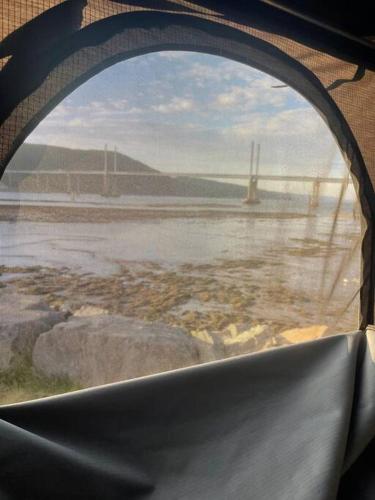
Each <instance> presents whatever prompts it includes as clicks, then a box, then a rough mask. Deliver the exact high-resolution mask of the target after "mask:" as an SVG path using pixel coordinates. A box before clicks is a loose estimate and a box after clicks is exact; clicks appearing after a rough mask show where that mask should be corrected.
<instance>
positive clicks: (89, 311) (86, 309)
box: [74, 305, 108, 317]
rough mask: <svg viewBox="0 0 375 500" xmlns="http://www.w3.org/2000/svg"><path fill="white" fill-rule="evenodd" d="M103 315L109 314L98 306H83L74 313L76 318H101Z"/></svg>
mask: <svg viewBox="0 0 375 500" xmlns="http://www.w3.org/2000/svg"><path fill="white" fill-rule="evenodd" d="M102 314H108V310H107V309H103V308H102V307H98V306H92V305H88V306H81V307H80V308H79V309H77V311H75V312H74V316H78V317H80V316H99V315H102Z"/></svg>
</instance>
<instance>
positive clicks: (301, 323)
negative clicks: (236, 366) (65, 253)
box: [0, 258, 355, 402]
mask: <svg viewBox="0 0 375 500" xmlns="http://www.w3.org/2000/svg"><path fill="white" fill-rule="evenodd" d="M117 266H118V271H117V272H116V273H113V274H112V275H105V276H100V275H95V274H88V273H77V272H72V271H71V270H70V269H67V268H60V269H57V268H50V267H40V266H33V267H30V266H29V267H27V266H26V267H23V266H18V267H6V266H0V273H1V276H0V279H1V281H0V286H1V287H2V288H1V289H0V295H1V297H0V304H2V305H1V307H2V310H1V311H0V313H1V315H2V319H3V318H4V321H2V325H1V326H0V353H1V354H0V402H1V399H2V396H1V394H2V393H3V395H4V394H5V393H6V387H5V386H3V388H1V387H2V385H1V384H2V382H1V380H2V375H1V373H3V372H4V371H5V372H7V373H8V379H9V370H10V371H12V370H13V371H14V370H15V369H16V370H17V369H19V366H20V365H22V364H25V363H26V365H27V366H28V367H29V368H30V370H31V372H32V373H33V374H36V375H37V376H39V377H40V376H41V377H43V380H54V381H65V382H64V384H63V387H64V391H65V390H69V387H72V388H76V387H87V386H93V385H98V384H103V383H108V382H114V381H118V380H125V379H130V378H134V377H138V376H143V375H149V374H152V373H157V372H161V371H166V370H170V369H175V368H181V367H184V366H190V365H194V364H198V363H203V362H207V361H214V360H217V359H223V358H226V357H230V356H234V355H239V354H246V353H251V352H256V351H260V350H264V349H268V348H271V347H277V346H282V345H287V344H290V343H296V342H301V341H306V340H312V339H314V338H318V337H320V336H322V335H329V334H332V333H334V331H335V330H334V326H333V325H332V324H331V323H332V322H331V320H332V311H326V314H325V316H324V315H322V314H321V313H320V312H319V307H317V304H316V303H315V302H314V301H313V300H312V298H311V296H308V295H307V294H303V293H301V292H298V293H297V292H295V291H293V290H292V289H290V287H288V285H287V283H286V281H285V280H284V279H283V277H282V274H279V273H278V271H277V264H276V263H275V262H273V261H272V259H268V260H267V259H264V260H260V259H255V258H252V259H242V260H223V261H220V262H215V263H211V264H192V263H189V264H182V265H179V266H174V267H171V266H163V265H161V264H159V263H156V262H142V263H140V262H124V261H121V262H117ZM260 273H261V275H262V276H263V278H264V279H263V282H261V281H260V278H259V276H260ZM271 305H272V307H271ZM350 321H353V318H352V317H351V316H349V319H348V328H347V329H348V330H349V329H353V328H355V327H354V326H352V325H351V324H350ZM341 331H342V330H341ZM17 367H18V368H17ZM32 376H34V375H32ZM59 387H61V384H60V385H59V383H57V384H55V385H54V386H53V389H52V393H53V392H59V391H60V390H61V389H60V388H59ZM49 390H50V389H49ZM37 394H38V395H40V392H37ZM47 394H49V392H48V391H47ZM47 394H45V393H43V392H42V395H47ZM4 397H5V396H4ZM5 401H9V397H8V399H5Z"/></svg>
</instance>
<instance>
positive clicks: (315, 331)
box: [280, 325, 328, 344]
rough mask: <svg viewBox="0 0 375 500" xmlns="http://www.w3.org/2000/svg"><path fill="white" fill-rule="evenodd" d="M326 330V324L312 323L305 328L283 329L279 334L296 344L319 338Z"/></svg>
mask: <svg viewBox="0 0 375 500" xmlns="http://www.w3.org/2000/svg"><path fill="white" fill-rule="evenodd" d="M327 330H328V326H326V325H313V326H308V327H305V328H293V329H291V330H285V331H283V332H282V333H281V334H280V335H281V337H283V338H284V339H285V340H287V341H288V342H290V343H291V344H298V343H299V342H307V341H308V340H315V339H319V338H320V337H323V335H324V334H325V333H326V331H327Z"/></svg>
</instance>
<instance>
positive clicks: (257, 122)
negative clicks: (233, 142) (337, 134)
mask: <svg viewBox="0 0 375 500" xmlns="http://www.w3.org/2000/svg"><path fill="white" fill-rule="evenodd" d="M223 132H224V133H225V134H234V135H237V136H251V135H254V134H257V135H268V136H285V137H286V138H291V137H292V136H293V137H296V136H297V137H300V138H301V140H303V138H304V137H311V136H312V135H314V136H316V135H321V136H329V137H330V132H329V131H328V129H327V126H326V125H325V123H324V121H323V120H322V118H321V117H320V115H319V114H318V113H317V112H316V111H315V110H314V109H313V108H310V107H304V108H297V109H286V110H282V111H279V112H273V113H272V114H267V113H253V114H251V115H250V116H249V117H248V119H247V120H246V121H243V122H241V123H238V124H235V125H233V126H231V127H227V128H226V129H225V130H224V131H223Z"/></svg>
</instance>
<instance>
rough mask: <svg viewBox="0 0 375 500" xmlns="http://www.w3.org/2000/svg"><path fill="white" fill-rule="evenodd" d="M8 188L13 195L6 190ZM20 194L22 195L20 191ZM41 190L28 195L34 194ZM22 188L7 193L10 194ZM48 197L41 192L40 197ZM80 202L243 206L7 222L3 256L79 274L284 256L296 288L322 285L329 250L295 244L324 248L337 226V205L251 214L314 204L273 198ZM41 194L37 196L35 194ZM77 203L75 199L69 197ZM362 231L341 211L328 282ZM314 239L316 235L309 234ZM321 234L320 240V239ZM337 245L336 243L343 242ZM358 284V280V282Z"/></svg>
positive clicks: (353, 273)
mask: <svg viewBox="0 0 375 500" xmlns="http://www.w3.org/2000/svg"><path fill="white" fill-rule="evenodd" d="M5 194H6V196H4V195H5ZM17 195H18V196H19V193H17ZM34 195H35V194H32V193H31V194H30V193H24V194H23V195H22V196H21V197H24V198H25V199H28V200H31V199H32V198H33V197H34ZM12 196H13V197H14V196H15V194H13V193H2V194H1V197H2V199H3V200H5V199H6V198H7V197H8V199H12ZM39 196H40V195H39ZM43 197H44V199H45V202H46V203H52V202H54V203H53V204H55V203H56V200H60V201H61V202H63V203H68V201H67V200H66V199H65V200H64V197H65V196H64V195H53V194H43ZM84 198H85V199H83V200H80V203H79V204H81V203H82V204H86V203H90V204H95V205H97V204H98V203H102V204H103V203H104V204H105V205H107V206H108V205H111V206H112V205H113V204H114V205H121V206H123V207H126V208H129V207H138V208H139V207H141V206H142V207H143V206H148V207H150V209H152V207H153V206H158V207H163V206H166V207H165V208H166V209H167V210H176V209H179V210H181V209H182V210H183V209H184V208H185V207H187V208H188V209H189V211H190V210H191V207H194V208H195V210H197V211H199V210H201V209H202V208H203V209H204V210H206V209H207V208H210V209H211V210H212V211H216V212H218V215H219V214H220V213H222V212H223V211H224V212H225V211H228V207H230V211H231V212H233V211H238V216H237V215H236V214H234V215H232V216H230V217H220V215H219V217H206V218H204V217H197V218H194V217H193V218H191V217H189V218H188V217H183V215H182V216H181V217H179V218H160V219H148V218H147V217H146V216H145V217H143V218H142V219H139V220H131V221H124V222H113V223H57V224H52V223H46V222H22V221H19V222H0V261H1V264H5V265H7V266H15V265H21V266H29V265H42V266H51V267H68V268H70V269H72V270H75V271H77V272H88V273H97V274H110V273H112V272H115V271H116V269H117V262H118V261H122V260H126V261H137V262H143V261H153V262H158V263H160V264H165V265H169V266H176V265H179V264H182V263H212V262H220V261H222V260H235V259H247V258H254V257H255V258H261V259H265V260H266V261H267V262H269V263H270V264H271V263H272V262H277V263H278V264H279V265H278V272H279V273H280V272H281V273H284V275H286V278H287V280H288V281H289V282H290V284H291V285H292V286H294V287H298V288H303V289H306V288H316V287H317V282H318V279H317V277H318V275H319V272H320V271H321V270H322V268H323V265H324V261H325V259H326V257H325V255H323V254H322V252H321V251H317V252H315V253H314V252H313V255H310V254H308V253H307V254H306V253H304V254H303V255H302V256H300V255H296V253H295V252H294V250H295V249H302V250H306V249H307V250H309V249H311V246H313V247H314V248H316V247H317V246H318V247H319V248H320V247H321V246H322V245H323V247H324V244H326V243H327V241H328V239H329V233H330V231H331V228H332V220H333V212H332V207H331V208H330V207H325V208H321V209H320V211H319V213H318V215H317V216H316V217H301V218H295V219H280V218H261V217H254V216H253V215H252V216H251V217H246V213H247V212H249V211H250V212H251V211H257V212H272V211H278V212H281V211H294V212H295V211H296V209H297V211H300V213H306V212H307V207H306V206H304V205H302V204H301V205H300V206H297V205H296V204H294V205H293V204H291V203H288V202H285V201H281V202H280V201H278V200H276V201H275V200H265V201H263V202H262V203H261V204H260V205H255V206H252V207H246V206H244V205H243V204H242V203H241V201H240V200H223V199H220V200H218V199H209V200H207V199H200V198H194V199H187V198H177V199H176V198H165V197H163V198H156V197H135V196H129V197H123V198H124V199H123V200H121V202H122V203H120V199H119V198H114V199H107V198H105V199H103V198H102V197H100V196H95V195H92V196H86V197H84ZM35 199H38V198H37V195H35ZM69 204H70V203H69ZM355 234H357V235H359V221H358V220H354V219H353V217H352V215H351V213H350V211H347V212H344V213H342V214H341V217H340V219H339V222H338V226H337V229H336V233H335V238H334V244H335V245H336V247H337V252H335V253H334V255H333V256H332V257H330V259H329V266H328V271H327V272H328V274H329V276H328V278H329V279H328V281H329V280H330V279H334V277H335V274H336V269H337V267H338V266H339V265H340V262H341V260H342V259H343V257H344V255H345V252H346V253H347V251H348V250H347V249H349V248H350V247H351V246H352V244H353V238H354V236H353V235H355ZM306 238H307V239H308V240H306ZM315 240H317V241H315ZM336 247H335V248H336ZM358 277H359V264H358V258H357V257H355V258H353V259H352V261H351V263H350V265H348V266H347V270H346V272H345V274H344V275H343V276H342V278H341V280H342V286H343V288H345V287H348V286H354V284H355V285H356V286H357V285H358V283H359V279H358ZM351 284H352V285H351Z"/></svg>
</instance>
